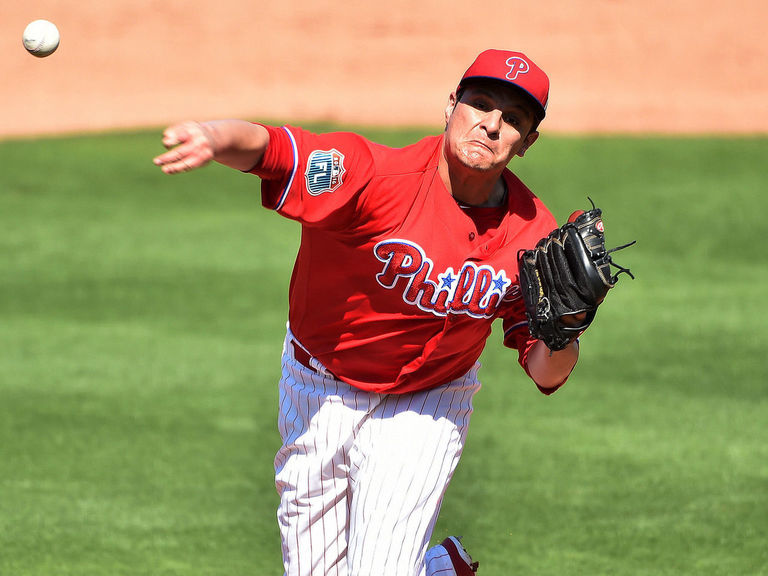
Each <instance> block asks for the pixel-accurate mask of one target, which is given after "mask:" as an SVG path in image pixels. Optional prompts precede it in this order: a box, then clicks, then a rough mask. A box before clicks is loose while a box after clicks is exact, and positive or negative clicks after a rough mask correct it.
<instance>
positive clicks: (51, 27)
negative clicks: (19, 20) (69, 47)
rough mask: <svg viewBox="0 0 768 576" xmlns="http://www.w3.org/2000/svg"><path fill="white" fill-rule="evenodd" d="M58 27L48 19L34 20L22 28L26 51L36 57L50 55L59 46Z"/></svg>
mask: <svg viewBox="0 0 768 576" xmlns="http://www.w3.org/2000/svg"><path fill="white" fill-rule="evenodd" d="M60 39H61V38H60V36H59V29H58V28H56V25H55V24H54V23H53V22H49V21H48V20H35V21H34V22H30V23H29V24H27V27H26V28H24V35H23V36H22V41H23V42H24V48H26V49H27V52H29V53H30V54H32V55H33V56H37V57H38V58H44V57H45V56H50V55H51V54H53V53H54V52H56V48H58V47H59V40H60Z"/></svg>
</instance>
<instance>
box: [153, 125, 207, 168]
mask: <svg viewBox="0 0 768 576" xmlns="http://www.w3.org/2000/svg"><path fill="white" fill-rule="evenodd" d="M163 146H165V147H166V148H168V152H165V153H163V154H160V155H159V156H157V157H155V159H154V163H155V165H156V166H160V168H161V169H162V171H163V172H165V173H166V174H178V173H179V172H189V171H190V170H194V169H195V168H201V167H202V166H205V165H206V164H208V163H209V162H210V161H211V160H213V157H214V154H215V149H214V141H213V135H212V134H211V132H210V131H209V130H208V128H206V127H205V125H204V124H202V123H200V122H182V123H181V124H176V125H174V126H171V127H169V128H166V130H165V131H164V132H163Z"/></svg>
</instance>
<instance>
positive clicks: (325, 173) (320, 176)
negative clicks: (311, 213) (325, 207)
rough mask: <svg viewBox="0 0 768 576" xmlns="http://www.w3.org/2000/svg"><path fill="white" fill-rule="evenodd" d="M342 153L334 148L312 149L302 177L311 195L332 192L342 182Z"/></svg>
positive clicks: (343, 170) (343, 172) (343, 171)
mask: <svg viewBox="0 0 768 576" xmlns="http://www.w3.org/2000/svg"><path fill="white" fill-rule="evenodd" d="M345 172H346V170H345V169H344V154H342V153H341V152H339V151H338V150H336V149H335V148H333V149H331V150H314V151H313V152H312V153H311V154H310V155H309V159H308V160H307V169H306V171H305V172H304V177H305V178H306V181H307V191H308V192H309V193H310V194H311V195H312V196H319V195H320V194H324V193H326V192H334V191H335V190H338V188H339V187H340V186H341V185H342V184H343V182H344V174H345Z"/></svg>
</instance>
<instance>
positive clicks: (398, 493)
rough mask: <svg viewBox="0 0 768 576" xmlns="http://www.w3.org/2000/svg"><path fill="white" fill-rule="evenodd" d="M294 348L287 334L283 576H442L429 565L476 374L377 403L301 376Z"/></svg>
mask: <svg viewBox="0 0 768 576" xmlns="http://www.w3.org/2000/svg"><path fill="white" fill-rule="evenodd" d="M292 341H293V336H292V334H291V333H290V330H289V331H288V336H287V338H286V342H285V346H284V348H283V360H282V378H281V380H280V415H279V429H280V434H281V436H282V439H283V446H282V447H281V449H280V450H279V451H278V453H277V456H276V457H275V485H276V487H277V491H278V493H279V494H280V506H279V508H278V513H277V517H278V522H279V525H280V532H281V538H282V548H283V562H284V565H285V573H286V574H287V576H309V575H312V576H324V575H328V576H331V575H333V576H390V575H391V576H395V575H396V576H428V575H430V574H432V573H434V574H437V573H438V572H436V570H438V569H439V568H438V565H437V564H438V563H437V562H430V563H428V564H429V566H427V565H425V560H424V559H425V554H426V552H427V546H428V544H429V539H430V537H431V535H432V530H433V528H434V526H435V521H436V520H437V515H438V512H439V510H440V505H441V503H442V498H443V494H444V493H445V490H446V488H447V487H448V483H449V482H450V480H451V477H452V476H453V472H454V470H455V469H456V465H457V464H458V461H459V458H460V456H461V452H462V449H463V447H464V442H465V439H466V434H467V428H468V426H469V419H470V414H471V413H472V397H473V396H474V394H475V393H476V392H477V391H478V390H479V388H480V383H479V382H478V380H477V368H478V366H475V368H473V369H472V370H470V372H469V373H467V374H466V375H465V376H464V377H462V378H460V379H458V380H455V381H453V382H450V383H449V384H446V385H444V386H441V387H439V388H435V389H432V390H426V391H423V392H416V393H410V394H403V395H395V394H392V395H382V394H373V393H368V392H364V391H362V390H358V389H356V388H353V387H351V386H349V385H347V384H345V383H343V382H341V381H339V380H336V379H335V378H333V377H332V376H331V375H328V374H324V372H325V371H324V369H323V367H322V366H319V365H318V369H319V370H318V371H317V372H315V371H312V370H310V369H308V368H306V367H305V366H302V365H301V364H300V363H299V362H297V361H296V360H295V358H294V355H293V346H292V344H291V343H292ZM313 365H314V364H313ZM440 573H441V574H448V572H445V571H441V572H440Z"/></svg>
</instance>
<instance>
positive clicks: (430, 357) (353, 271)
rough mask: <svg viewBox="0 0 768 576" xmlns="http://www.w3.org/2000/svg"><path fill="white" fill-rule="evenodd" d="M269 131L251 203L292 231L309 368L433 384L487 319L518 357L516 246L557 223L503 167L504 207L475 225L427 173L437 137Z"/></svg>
mask: <svg viewBox="0 0 768 576" xmlns="http://www.w3.org/2000/svg"><path fill="white" fill-rule="evenodd" d="M513 64H514V63H513V62H510V63H509V65H510V69H511V68H513V67H514V71H513V72H512V73H515V72H517V73H520V74H522V73H524V72H525V71H524V70H522V69H520V68H519V67H518V66H517V65H514V66H513ZM268 131H269V137H270V144H269V147H268V148H267V150H266V152H265V154H264V157H263V158H262V161H261V163H260V164H259V166H257V167H255V168H254V172H256V173H257V174H259V175H260V176H261V177H262V182H261V196H262V203H263V204H264V205H265V206H266V207H269V208H272V209H274V210H276V211H277V212H278V213H280V214H282V215H283V216H285V217H288V218H291V219H294V220H297V221H298V222H300V223H301V225H302V230H301V244H300V246H299V251H298V254H297V257H296V263H295V266H294V270H293V274H292V276H291V285H290V291H289V324H290V330H291V331H292V333H293V334H294V335H295V337H296V338H297V340H298V341H299V342H301V344H302V346H303V347H304V348H305V349H306V350H308V351H309V352H310V353H311V354H312V356H313V357H314V358H315V359H316V360H317V361H318V362H319V363H321V364H322V365H323V366H325V368H326V369H327V370H328V371H329V372H331V373H332V374H334V375H335V376H336V377H338V378H339V379H341V380H344V381H345V382H347V383H349V384H352V385H353V386H356V387H358V388H361V389H363V390H368V391H371V392H381V393H401V392H408V391H414V390H419V389H427V388H432V387H435V386H440V385H442V384H444V383H445V382H448V381H451V380H453V379H455V378H457V377H459V376H461V375H462V374H465V373H466V372H467V371H468V370H469V369H471V368H472V366H473V365H474V363H475V362H476V361H477V359H478V358H479V357H480V354H481V353H482V351H483V348H484V346H485V342H486V339H487V338H488V336H489V334H490V333H491V325H492V323H493V322H494V321H495V320H496V319H497V318H498V319H500V321H501V322H502V325H503V329H504V342H505V344H506V345H507V346H509V347H511V348H514V349H516V350H517V351H518V360H519V361H520V362H521V363H523V364H524V363H525V359H526V354H527V350H529V349H530V346H531V345H532V344H533V342H534V340H533V339H532V338H531V336H530V333H529V331H528V329H527V324H526V318H525V309H524V306H522V304H521V301H520V300H519V291H518V283H517V279H516V276H517V253H518V251H519V250H520V249H524V248H525V249H527V248H530V247H532V246H534V245H535V244H536V242H537V241H538V240H539V239H540V238H542V237H544V236H546V235H547V234H548V233H549V232H550V231H551V230H553V229H554V228H555V227H556V222H555V220H554V218H553V217H552V215H551V214H550V213H549V212H548V211H547V210H546V208H545V207H544V206H543V205H542V204H541V202H540V201H539V200H538V198H536V197H535V196H534V195H533V194H532V193H531V192H530V190H528V189H527V188H526V187H525V185H524V184H523V183H522V182H520V180H519V179H517V178H516V177H515V176H514V174H512V173H511V172H510V171H509V170H506V171H505V172H504V174H503V178H504V183H505V185H506V187H507V192H508V194H507V206H506V207H505V208H506V210H501V211H500V215H499V218H500V220H497V221H494V222H493V224H492V225H490V226H489V227H488V228H483V227H482V226H480V227H478V223H477V221H476V220H475V219H474V218H475V217H476V216H477V215H478V214H477V213H475V212H474V211H469V210H467V211H465V209H464V208H462V207H460V206H458V205H457V203H456V201H455V200H454V198H453V197H452V195H451V194H450V192H449V191H448V190H447V188H446V187H445V184H444V183H443V181H442V179H441V178H440V176H439V174H438V163H439V158H440V154H441V151H442V143H443V140H442V136H432V137H427V138H424V139H423V140H420V141H419V142H416V143H414V144H412V145H409V146H406V147H404V148H390V147H387V146H383V145H380V144H376V143H373V142H370V141H369V140H366V139H365V138H363V137H361V136H360V135H357V134H351V133H332V134H314V133H311V132H309V131H306V130H302V129H299V128H293V127H283V128H274V127H268ZM481 230H483V231H481ZM488 230H491V232H490V233H487V232H488Z"/></svg>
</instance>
